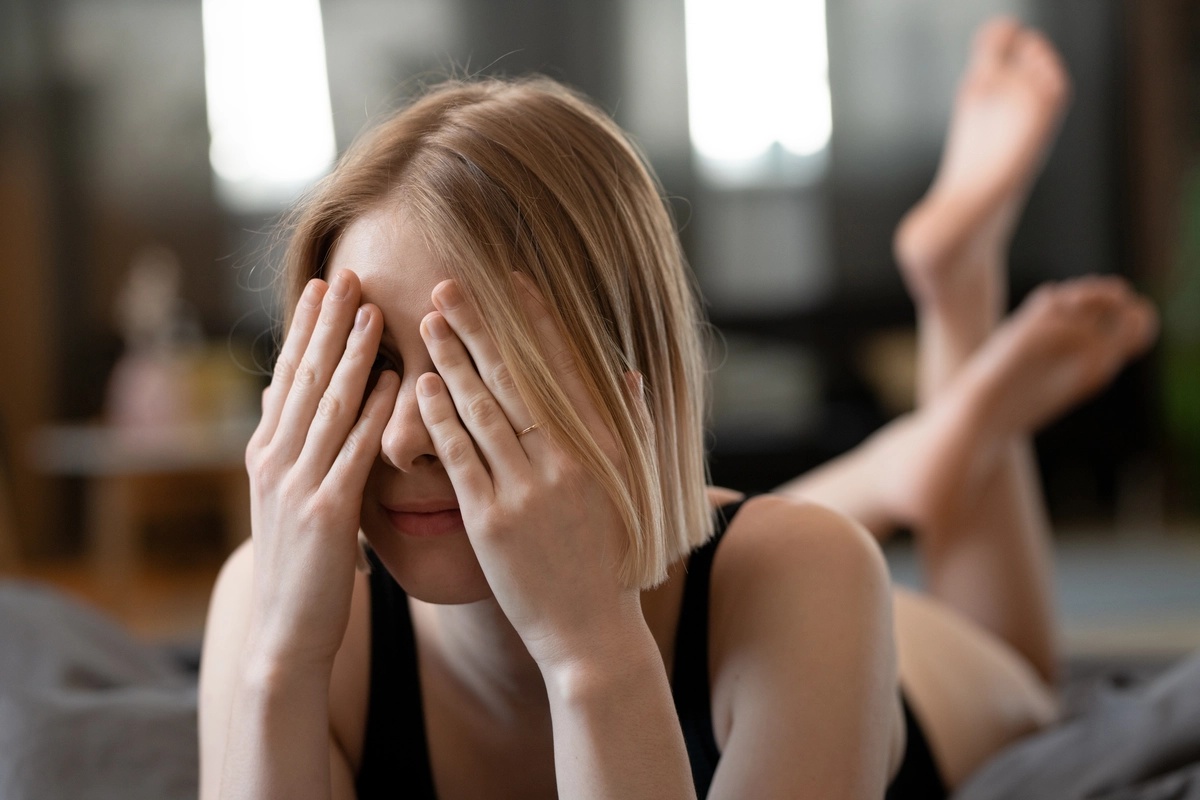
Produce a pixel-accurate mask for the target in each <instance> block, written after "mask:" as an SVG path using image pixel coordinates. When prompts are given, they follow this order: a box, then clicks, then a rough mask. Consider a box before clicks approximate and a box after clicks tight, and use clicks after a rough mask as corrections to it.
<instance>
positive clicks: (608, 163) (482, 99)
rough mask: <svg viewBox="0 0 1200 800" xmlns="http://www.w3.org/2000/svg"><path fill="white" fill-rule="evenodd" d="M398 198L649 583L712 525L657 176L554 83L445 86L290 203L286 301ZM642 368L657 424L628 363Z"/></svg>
mask: <svg viewBox="0 0 1200 800" xmlns="http://www.w3.org/2000/svg"><path fill="white" fill-rule="evenodd" d="M387 203H398V204H399V205H400V206H401V207H403V208H404V210H405V212H406V214H407V215H408V218H409V219H410V220H411V221H412V222H413V223H414V224H415V225H416V226H417V228H418V229H419V230H420V231H421V233H422V235H423V237H424V239H425V241H426V244H427V245H428V246H429V248H430V250H431V251H432V252H433V253H434V254H435V255H436V256H437V257H438V258H439V260H440V261H441V263H442V264H443V265H444V266H445V269H446V271H447V273H448V275H450V276H451V277H454V278H456V279H457V280H458V281H459V283H460V285H461V286H462V288H463V290H464V292H465V293H466V294H467V296H468V298H469V299H470V301H471V302H472V303H473V304H474V305H475V307H476V308H480V309H486V311H487V313H486V314H483V315H482V317H483V319H484V324H485V326H486V328H487V330H488V333H489V334H490V335H491V336H492V337H493V338H494V339H495V341H496V344H497V347H498V349H499V351H500V353H501V355H502V357H503V358H504V360H505V362H506V363H508V364H519V365H520V366H521V368H520V369H514V370H512V377H513V381H514V383H515V385H516V388H517V390H518V392H519V393H520V395H521V397H522V398H523V399H524V400H525V402H526V404H527V405H528V407H529V410H530V412H531V414H532V417H533V419H536V420H538V421H539V422H540V424H541V429H542V431H544V432H545V433H546V434H548V435H550V436H552V437H553V438H554V440H555V441H556V442H557V443H558V445H559V446H560V447H562V448H564V449H565V450H566V451H567V452H568V453H569V454H570V455H571V456H573V457H575V458H576V459H578V461H579V462H580V463H582V464H583V465H585V467H586V468H587V469H588V470H589V471H590V472H591V473H592V474H593V475H595V476H596V477H597V478H598V480H600V481H601V482H602V484H603V486H604V487H605V489H606V490H607V492H608V494H609V495H610V496H611V498H612V500H613V502H614V503H615V505H616V507H617V509H618V511H619V513H620V516H621V518H622V521H623V522H624V524H625V526H626V530H627V531H628V539H627V544H626V546H625V547H624V548H623V552H622V553H620V554H619V558H620V565H621V577H622V579H623V580H624V581H625V582H626V585H630V586H638V587H641V588H648V587H650V586H653V585H654V584H656V583H658V582H660V581H661V580H662V579H663V578H664V577H665V576H666V571H667V567H668V566H670V564H671V563H672V562H674V561H675V560H676V559H678V558H679V557H680V556H681V555H683V554H685V553H687V552H688V551H690V550H691V549H692V548H693V547H695V546H697V545H698V544H700V543H702V542H704V541H706V540H707V539H708V537H709V536H710V535H711V533H712V518H711V513H710V510H709V507H708V503H707V500H706V494H705V484H706V474H705V465H704V463H705V462H704V447H703V423H704V413H705V396H706V392H705V386H706V370H705V364H704V356H703V348H702V344H701V325H702V324H703V320H702V316H701V314H700V311H699V308H698V302H697V297H696V292H695V288H694V286H693V283H692V280H691V277H690V272H689V271H688V269H687V267H686V265H685V264H684V259H683V255H682V251H681V250H680V245H679V239H678V236H677V235H676V232H675V226H674V223H673V222H672V219H671V216H670V214H669V212H668V210H667V207H666V205H665V203H664V201H663V198H662V195H661V190H660V188H659V186H658V183H657V181H656V179H655V178H654V177H653V175H652V173H651V172H650V170H649V169H648V168H647V167H646V165H645V163H644V161H643V159H642V158H641V156H640V154H639V152H638V150H637V149H636V148H635V146H634V145H633V144H632V143H631V142H630V141H629V140H628V138H627V137H626V136H625V135H624V133H623V132H622V131H621V130H620V128H618V127H617V125H616V124H615V123H614V122H613V121H612V120H611V119H609V118H608V117H607V116H606V115H605V114H604V113H603V112H602V111H600V110H599V109H597V108H596V107H595V106H593V105H592V104H591V103H590V102H588V101H587V100H585V99H584V98H582V97H581V96H579V95H578V94H576V93H574V92H572V91H571V90H569V89H567V88H565V87H563V86H562V85H560V84H558V83H556V82H554V81H551V80H549V79H546V78H532V79H524V80H519V81H501V80H494V79H491V80H483V81H474V82H458V81H453V82H448V83H445V84H441V85H440V86H437V87H435V88H434V89H433V90H432V91H430V92H428V93H426V94H425V95H424V96H423V97H422V98H420V99H419V100H417V101H416V102H415V103H413V104H412V105H410V106H408V107H407V108H405V109H403V110H402V111H400V112H399V113H397V114H396V115H394V116H393V117H391V118H390V119H388V120H386V121H384V122H383V123H382V124H381V125H378V126H377V127H375V128H374V129H373V130H371V131H369V132H368V133H366V134H365V135H364V136H363V137H362V138H360V139H359V141H357V142H356V143H355V145H354V146H353V147H352V148H351V149H350V150H349V152H347V153H346V155H345V156H344V157H343V158H342V160H341V161H340V162H339V164H338V166H337V169H336V170H335V171H334V172H333V173H332V174H331V175H329V176H328V177H327V178H326V179H325V180H324V181H323V182H321V183H320V184H319V185H318V186H317V187H316V188H315V190H314V191H313V192H312V194H311V195H310V196H309V197H308V198H307V200H306V201H305V202H304V203H303V204H302V205H301V206H300V207H299V208H298V209H297V210H296V211H295V212H294V214H293V217H292V219H291V222H290V227H291V229H292V231H291V233H292V238H291V241H290V244H289V246H288V248H287V251H286V255H285V263H284V271H285V291H286V305H285V308H288V309H291V308H293V307H294V306H295V304H296V302H297V300H298V298H299V295H300V292H301V291H302V289H303V288H304V285H305V283H306V282H307V281H308V280H309V279H310V278H313V277H316V276H320V275H321V274H322V273H323V272H324V270H325V268H326V266H327V260H328V258H329V255H330V253H331V251H332V248H333V247H334V245H335V244H336V241H337V239H338V237H339V236H340V235H341V233H342V232H343V231H344V230H345V229H346V227H347V226H348V225H349V224H350V223H351V222H353V221H354V220H355V219H356V218H358V217H359V216H361V215H362V214H364V213H366V212H368V211H371V210H373V209H375V208H378V207H380V206H381V205H384V204H387ZM514 271H517V272H520V273H522V274H523V275H525V276H527V277H528V278H529V279H531V281H532V282H533V284H534V285H535V286H536V287H537V289H538V290H539V291H540V292H541V294H542V296H543V297H544V298H545V299H546V301H547V305H548V307H549V312H550V314H551V316H552V317H553V318H554V320H555V322H556V323H557V324H558V326H559V328H560V330H561V331H562V332H563V334H564V336H565V339H566V342H567V343H568V346H569V347H570V348H571V349H572V351H573V354H574V356H575V360H576V363H577V365H578V367H579V375H580V377H581V379H582V382H583V384H584V386H585V387H586V389H587V392H588V394H589V395H590V397H591V399H592V401H593V403H594V404H595V406H596V408H597V409H598V411H599V414H600V416H601V418H602V420H603V421H604V423H605V425H606V426H608V428H609V430H610V431H611V432H612V434H613V437H614V439H615V441H616V451H617V452H616V455H617V457H618V460H617V464H616V465H614V463H613V461H612V459H610V458H609V457H608V456H606V454H605V453H604V452H603V450H602V448H601V447H600V445H599V444H598V443H597V441H596V439H595V438H594V436H593V435H592V434H591V432H590V431H589V430H588V429H587V427H586V426H585V424H584V422H583V419H582V418H581V417H580V414H579V412H578V410H577V409H576V408H574V407H573V406H572V404H571V402H570V401H569V399H568V397H567V395H566V393H565V391H564V390H563V388H562V386H561V385H560V384H559V382H558V376H557V375H556V366H555V365H554V364H551V363H548V361H547V359H546V358H545V356H544V353H543V352H542V350H541V349H540V348H539V346H538V344H537V341H536V334H535V332H534V331H533V329H532V327H531V325H530V324H529V322H528V321H527V320H526V319H525V317H524V315H523V314H522V313H521V312H520V311H519V310H518V309H519V308H520V304H519V303H518V301H517V295H516V292H517V291H518V290H519V289H518V287H517V286H516V284H515V283H514V281H513V278H512V272H514ZM627 371H636V372H638V373H640V374H641V375H642V379H643V382H644V396H645V402H646V406H647V408H648V410H649V420H645V419H644V418H643V417H642V416H641V415H640V414H639V409H638V404H637V403H636V402H634V397H633V395H632V393H631V391H630V390H629V388H628V385H627V382H626V378H625V373H626V372H627Z"/></svg>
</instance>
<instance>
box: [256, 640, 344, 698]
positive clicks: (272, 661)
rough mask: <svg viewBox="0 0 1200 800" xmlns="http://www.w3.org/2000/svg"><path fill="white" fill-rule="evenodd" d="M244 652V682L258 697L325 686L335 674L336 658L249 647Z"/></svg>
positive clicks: (281, 649) (292, 649)
mask: <svg viewBox="0 0 1200 800" xmlns="http://www.w3.org/2000/svg"><path fill="white" fill-rule="evenodd" d="M252 639H253V633H251V635H250V636H249V637H247V640H248V641H247V645H248V646H247V647H246V649H245V650H243V652H242V660H241V682H242V684H243V685H244V686H245V687H247V688H249V689H251V690H252V691H254V693H255V694H256V695H261V696H263V697H273V696H277V695H286V694H288V693H290V692H292V691H295V690H297V689H303V688H308V687H312V686H314V685H326V686H328V684H329V681H330V680H331V678H332V675H333V659H332V658H326V657H324V656H315V655H313V654H306V653H303V652H299V651H297V650H296V649H294V648H282V647H271V646H266V645H261V644H260V646H257V647H255V646H249V645H250V641H251V640H252Z"/></svg>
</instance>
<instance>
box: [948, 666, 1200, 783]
mask: <svg viewBox="0 0 1200 800" xmlns="http://www.w3.org/2000/svg"><path fill="white" fill-rule="evenodd" d="M1018 799H1019V800H1200V654H1196V655H1193V656H1192V657H1191V658H1189V659H1187V660H1185V661H1183V662H1181V663H1179V664H1178V665H1176V666H1175V667H1173V668H1172V669H1170V670H1168V671H1167V672H1165V673H1164V674H1162V675H1161V676H1159V677H1157V678H1155V679H1153V680H1151V681H1149V682H1147V683H1144V684H1141V685H1136V686H1106V687H1100V688H1098V689H1097V690H1096V691H1095V692H1094V693H1092V696H1091V697H1090V698H1089V700H1088V702H1087V703H1086V707H1085V710H1083V711H1082V712H1081V713H1079V714H1077V715H1076V716H1074V717H1073V718H1071V719H1069V720H1067V721H1066V722H1064V723H1063V724H1061V725H1058V726H1056V727H1054V728H1051V729H1049V730H1046V731H1043V732H1041V733H1039V734H1036V735H1034V736H1030V737H1028V738H1026V739H1023V740H1021V741H1020V742H1018V743H1017V744H1015V745H1013V746H1012V747H1010V748H1008V749H1007V750H1005V751H1003V752H1002V753H1000V754H999V755H998V756H996V757H995V758H994V759H992V760H991V761H990V762H988V764H986V765H985V766H984V768H983V769H981V770H979V771H978V772H976V773H975V775H973V776H972V778H971V780H970V781H968V782H967V784H966V785H965V786H963V787H961V788H960V789H959V791H958V792H957V793H956V794H955V796H954V800H1018Z"/></svg>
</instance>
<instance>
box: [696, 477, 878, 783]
mask: <svg viewBox="0 0 1200 800" xmlns="http://www.w3.org/2000/svg"><path fill="white" fill-rule="evenodd" d="M710 609H711V614H712V617H711V620H710V634H711V643H710V651H709V657H710V668H711V670H712V671H711V674H712V689H713V719H714V729H715V731H716V734H717V741H718V745H719V746H720V747H721V750H722V754H723V755H722V759H721V767H720V770H719V772H718V778H720V780H718V781H716V782H714V792H715V793H714V794H712V796H713V797H724V796H730V797H732V796H756V797H773V796H813V797H816V796H821V797H870V796H876V797H878V796H880V795H882V790H883V787H884V786H885V785H886V782H887V776H888V774H889V770H890V768H891V766H892V764H893V763H894V761H895V756H896V750H897V744H896V742H897V739H896V737H897V731H898V730H899V728H898V726H899V724H900V717H899V703H898V694H897V677H896V657H895V648H894V644H893V641H892V617H891V599H890V587H889V581H888V574H887V566H886V564H885V562H884V560H883V557H882V554H881V553H880V551H879V548H878V546H877V545H876V543H875V541H874V540H873V539H872V538H871V536H870V535H869V534H868V533H867V532H866V531H865V530H864V529H863V528H862V527H861V526H860V525H858V524H857V523H855V522H853V521H851V520H849V519H847V518H846V517H844V516H842V515H840V514H838V513H837V512H834V511H831V510H829V509H826V508H823V507H821V506H818V505H815V504H811V503H805V502H798V501H796V500H792V499H788V498H785V497H779V496H773V495H765V496H762V497H755V498H752V499H751V500H748V501H747V502H746V503H745V504H744V505H743V506H742V508H741V509H740V510H739V512H738V513H737V515H736V516H735V517H734V519H733V520H732V522H731V523H730V526H729V529H728V531H727V532H726V535H725V538H724V540H722V543H721V547H720V549H719V551H718V556H717V558H716V560H715V561H714V563H713V574H712V597H711V601H710ZM901 736H902V734H901ZM900 741H901V742H902V739H901V740H900ZM798 753H803V754H806V756H805V757H804V758H799V759H798V758H797V757H796V754H798ZM847 775H854V776H856V777H857V778H858V779H859V780H858V781H857V782H856V781H847V780H846V776H847ZM718 790H719V791H718Z"/></svg>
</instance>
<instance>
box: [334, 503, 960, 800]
mask: <svg viewBox="0 0 1200 800" xmlns="http://www.w3.org/2000/svg"><path fill="white" fill-rule="evenodd" d="M741 505H742V503H741V502H738V503H733V504H730V505H727V506H724V507H722V508H721V509H719V510H718V512H717V525H716V533H715V534H714V535H713V537H712V539H710V540H709V541H708V543H707V544H705V545H704V546H702V547H700V548H697V549H696V550H695V551H693V552H692V554H691V555H690V556H689V557H688V566H687V577H686V582H685V584H684V590H683V602H682V604H681V606H680V611H679V625H678V629H677V630H676V634H675V666H674V669H673V671H672V676H671V694H672V696H673V697H674V700H675V710H676V712H677V713H678V714H679V724H680V727H681V728H682V730H683V738H684V743H685V744H686V745H687V752H688V760H689V761H690V762H691V767H692V780H693V781H694V782H695V784H696V796H697V797H700V798H703V797H706V796H707V795H708V789H709V786H710V785H711V784H712V778H713V774H714V773H715V772H716V768H717V762H718V761H719V760H720V758H721V753H720V751H719V749H718V748H717V741H716V737H715V735H714V733H713V727H712V707H711V703H710V694H711V692H710V687H709V676H708V597H709V584H710V578H711V575H712V563H713V556H714V555H715V554H716V551H717V546H718V545H719V544H720V542H721V538H722V537H723V536H724V534H725V531H726V529H727V528H728V527H729V522H730V520H732V519H733V516H734V514H736V513H737V511H738V509H739V508H741ZM368 558H369V560H370V563H371V575H370V586H371V677H370V699H369V701H368V704H367V728H366V735H365V738H364V741H363V754H362V764H361V765H360V767H359V771H358V779H357V793H358V797H359V800H374V799H375V798H387V797H393V796H395V794H396V792H397V790H398V789H399V788H400V787H403V789H404V794H405V796H406V797H409V798H412V799H413V800H436V798H437V794H436V792H435V791H434V787H433V772H432V770H431V767H430V760H429V743H428V741H427V739H426V738H425V711H424V708H423V705H422V702H421V685H420V681H419V678H418V674H417V647H416V638H415V636H414V634H413V627H412V618H411V616H410V615H409V610H408V597H407V595H405V593H404V590H403V589H401V588H400V585H399V584H397V583H396V581H395V579H393V578H392V576H391V574H390V573H389V572H388V571H387V568H386V567H384V566H383V564H382V563H381V562H380V561H379V559H378V557H377V556H376V555H375V554H374V553H371V552H368ZM904 716H905V724H906V727H907V729H908V746H907V749H906V750H905V754H904V762H903V764H902V765H901V768H900V772H899V773H898V774H897V775H896V777H895V779H894V780H893V781H892V784H891V786H889V787H888V792H887V800H942V799H943V798H945V797H946V788H945V784H944V783H943V781H942V779H941V777H940V775H939V774H938V771H937V767H936V765H935V764H934V761H933V757H932V754H931V752H930V750H929V746H928V743H927V741H926V739H925V735H924V732H923V731H922V730H921V727H920V725H919V724H918V722H917V719H916V717H914V716H913V714H912V711H911V709H910V708H909V706H908V703H907V701H905V702H904Z"/></svg>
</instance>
